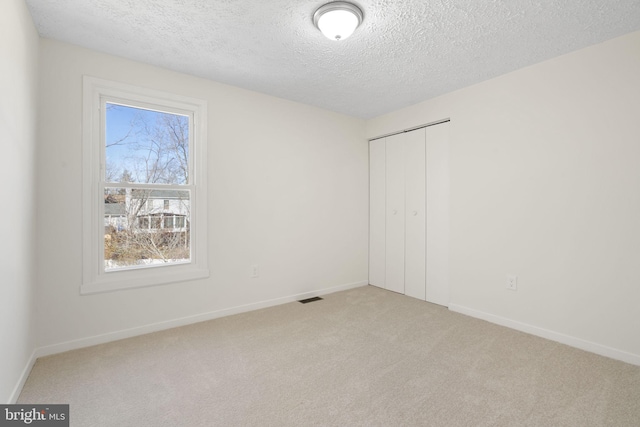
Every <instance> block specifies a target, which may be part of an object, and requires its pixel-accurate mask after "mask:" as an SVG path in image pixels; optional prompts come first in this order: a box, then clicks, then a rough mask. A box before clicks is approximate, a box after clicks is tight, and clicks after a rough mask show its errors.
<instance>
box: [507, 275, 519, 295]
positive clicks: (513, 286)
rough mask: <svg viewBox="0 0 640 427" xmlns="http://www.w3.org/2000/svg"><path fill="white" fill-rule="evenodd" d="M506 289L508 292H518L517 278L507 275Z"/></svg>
mask: <svg viewBox="0 0 640 427" xmlns="http://www.w3.org/2000/svg"><path fill="white" fill-rule="evenodd" d="M507 289H509V290H510V291H517V290H518V276H514V275H511V274H508V275H507Z"/></svg>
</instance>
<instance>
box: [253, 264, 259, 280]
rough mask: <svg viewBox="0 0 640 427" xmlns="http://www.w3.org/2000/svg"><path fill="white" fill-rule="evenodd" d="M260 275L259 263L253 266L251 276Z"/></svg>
mask: <svg viewBox="0 0 640 427" xmlns="http://www.w3.org/2000/svg"><path fill="white" fill-rule="evenodd" d="M258 276H259V270H258V264H255V265H252V266H251V277H252V278H256V277H258Z"/></svg>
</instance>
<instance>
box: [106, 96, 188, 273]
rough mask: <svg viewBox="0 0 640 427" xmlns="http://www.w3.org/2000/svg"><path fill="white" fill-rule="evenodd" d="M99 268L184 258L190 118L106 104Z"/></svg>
mask: <svg viewBox="0 0 640 427" xmlns="http://www.w3.org/2000/svg"><path fill="white" fill-rule="evenodd" d="M105 124H106V126H105V127H106V135H105V147H104V153H105V172H104V173H105V176H104V178H105V182H106V184H105V188H104V203H105V208H104V213H105V219H104V221H105V231H104V264H105V265H104V267H105V270H107V271H112V270H118V269H122V268H129V267H135V266H145V265H154V264H167V263H183V262H188V261H189V260H190V258H191V255H190V250H191V249H190V218H191V203H190V192H189V190H186V189H181V188H180V186H186V185H187V184H189V183H190V182H189V179H190V177H189V169H190V168H189V165H190V162H189V141H190V139H189V117H188V116H185V115H180V114H174V113H168V112H162V111H155V110H147V109H142V108H136V107H131V106H126V105H119V104H115V103H107V104H106V114H105Z"/></svg>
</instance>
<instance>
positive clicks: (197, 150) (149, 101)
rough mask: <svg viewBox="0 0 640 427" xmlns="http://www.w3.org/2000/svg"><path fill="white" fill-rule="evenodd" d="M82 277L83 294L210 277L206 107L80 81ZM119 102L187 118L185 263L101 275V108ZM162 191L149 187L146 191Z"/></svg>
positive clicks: (100, 82)
mask: <svg viewBox="0 0 640 427" xmlns="http://www.w3.org/2000/svg"><path fill="white" fill-rule="evenodd" d="M83 90H84V92H83V123H82V125H83V150H82V152H83V153H82V161H83V184H82V195H83V198H82V211H83V213H82V215H83V225H82V227H83V229H82V231H83V237H82V242H83V273H82V276H83V277H82V285H81V288H80V293H81V294H93V293H99V292H109V291H115V290H120V289H130V288H140V287H146V286H154V285H164V284H169V283H179V282H184V281H188V280H195V279H203V278H206V277H209V269H208V253H207V249H208V248H207V244H208V243H207V235H208V234H207V168H206V159H207V102H206V101H204V100H200V99H195V98H189V97H185V96H180V95H175V94H171V93H167V92H162V91H158V90H153V89H147V88H141V87H137V86H132V85H128V84H124V83H119V82H113V81H109V80H104V79H99V78H95V77H90V76H84V78H83ZM115 100H120V101H121V102H123V103H124V104H125V105H126V103H127V102H129V103H131V105H133V106H136V105H146V106H148V107H149V108H151V109H154V108H157V109H159V110H160V111H175V112H180V113H183V114H187V115H189V116H190V117H191V126H190V130H189V132H190V135H191V142H190V147H189V150H190V151H189V156H190V161H191V171H190V172H191V173H190V175H189V176H190V181H191V182H189V183H188V185H185V186H183V187H185V188H186V189H189V190H190V191H191V194H190V207H191V208H190V209H191V218H190V226H191V228H190V231H191V235H190V242H191V251H190V255H191V259H190V261H189V262H185V263H176V264H167V265H154V266H149V267H143V268H131V269H122V270H111V271H105V268H104V199H103V188H104V185H105V183H104V177H103V175H104V174H103V171H104V168H105V154H104V153H105V149H104V147H105V141H104V135H105V123H104V117H105V114H104V111H103V108H102V106H103V105H104V104H105V102H107V101H112V102H113V101H115ZM154 186H157V187H158V188H164V187H166V186H163V185H158V184H155V185H154V184H149V187H154Z"/></svg>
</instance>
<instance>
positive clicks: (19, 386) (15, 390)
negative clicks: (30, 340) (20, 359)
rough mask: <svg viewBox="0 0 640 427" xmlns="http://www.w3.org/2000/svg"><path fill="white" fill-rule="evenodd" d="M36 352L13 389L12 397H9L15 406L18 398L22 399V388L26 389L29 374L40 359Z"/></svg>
mask: <svg viewBox="0 0 640 427" xmlns="http://www.w3.org/2000/svg"><path fill="white" fill-rule="evenodd" d="M36 351H37V350H33V352H32V353H31V357H29V360H28V361H27V364H26V366H25V367H24V369H23V370H22V373H21V374H20V379H19V380H18V384H16V386H15V387H14V388H13V392H12V393H11V396H9V402H8V403H9V404H10V405H11V404H14V403H16V402H17V400H18V397H20V393H21V392H22V387H24V383H26V382H27V378H29V374H30V373H31V369H32V368H33V365H34V364H35V363H36V359H37V358H38V357H37V356H36Z"/></svg>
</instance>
